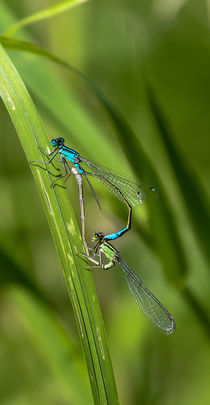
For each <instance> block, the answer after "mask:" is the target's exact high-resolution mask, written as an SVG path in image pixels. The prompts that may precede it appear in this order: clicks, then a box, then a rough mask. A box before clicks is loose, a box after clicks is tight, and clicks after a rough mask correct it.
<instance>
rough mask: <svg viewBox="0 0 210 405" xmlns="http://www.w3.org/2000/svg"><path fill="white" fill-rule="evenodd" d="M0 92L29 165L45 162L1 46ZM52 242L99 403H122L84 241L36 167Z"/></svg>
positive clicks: (61, 198) (37, 123) (37, 125)
mask: <svg viewBox="0 0 210 405" xmlns="http://www.w3.org/2000/svg"><path fill="white" fill-rule="evenodd" d="M0 61H1V62H0V93H1V97H2V99H3V102H4V103H5V106H6V108H7V110H8V113H9V115H10V117H11V119H12V121H13V124H14V126H15V128H16V131H17V133H18V135H19V138H20V141H21V143H22V146H23V148H24V151H25V154H26V156H27V159H28V160H29V161H34V160H42V159H43V156H42V154H41V152H40V151H39V149H38V146H39V145H40V146H42V147H44V148H45V149H47V147H48V139H47V136H46V133H45V131H44V128H43V126H42V123H41V120H40V118H39V115H38V114H37V111H36V109H35V107H34V105H33V102H32V100H31V98H30V96H29V94H28V92H27V90H26V88H25V85H24V83H23V82H22V80H21V78H20V76H19V74H18V72H17V71H16V69H15V67H14V65H13V64H12V62H11V61H10V59H9V57H8V56H7V54H6V53H5V51H4V50H3V48H2V47H0ZM31 169H32V172H33V175H34V179H35V181H36V184H37V187H38V190H39V193H40V195H41V199H42V202H43V205H44V208H45V212H46V216H47V219H48V222H49V225H50V228H51V232H52V235H53V239H54V242H55V245H56V248H57V251H58V255H59V258H60V262H61V265H62V268H63V272H64V276H65V281H66V285H67V288H68V291H69V295H70V298H71V301H72V305H73V308H74V313H75V317H76V320H77V325H78V329H79V333H80V336H81V340H82V344H83V349H84V352H85V356H86V361H87V366H88V371H89V374H90V381H91V386H92V392H93V397H94V401H95V403H97V404H98V403H103V404H105V403H113V404H115V403H117V402H118V401H117V393H116V387H115V382H114V377H113V371H112V366H111V361H110V356H109V351H108V346H107V341H106V337H105V331H104V325H103V321H102V317H101V313H100V309H99V306H98V302H97V297H96V293H95V288H94V284H93V280H92V275H91V273H90V272H89V271H84V269H82V268H81V259H80V258H79V257H78V255H77V252H79V251H80V250H81V237H80V235H79V231H78V226H77V223H76V221H75V217H74V213H73V210H72V208H71V205H70V203H69V200H68V198H67V193H66V190H65V189H64V188H63V187H54V188H51V187H50V184H51V178H50V174H52V175H53V174H55V169H54V168H53V167H51V168H50V173H49V172H48V171H47V170H46V169H45V168H44V167H41V166H38V165H31Z"/></svg>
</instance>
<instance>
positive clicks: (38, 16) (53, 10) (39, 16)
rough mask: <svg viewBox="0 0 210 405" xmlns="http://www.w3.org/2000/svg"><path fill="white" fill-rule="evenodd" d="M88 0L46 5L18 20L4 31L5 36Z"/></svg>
mask: <svg viewBox="0 0 210 405" xmlns="http://www.w3.org/2000/svg"><path fill="white" fill-rule="evenodd" d="M85 1H88V0H66V1H62V2H61V3H58V4H55V5H54V6H51V7H48V8H46V9H44V10H42V11H39V12H38V13H35V14H32V15H30V16H28V17H26V18H24V19H22V20H19V21H18V22H17V23H16V24H14V25H12V26H11V27H10V28H9V29H8V30H7V31H6V32H5V35H6V36H8V37H9V36H12V35H14V34H15V33H16V32H17V31H19V30H20V29H21V28H23V27H25V26H27V25H30V24H33V23H36V22H38V21H41V20H46V19H47V18H52V17H54V16H56V15H57V14H61V13H64V12H65V11H67V10H69V9H70V8H72V7H75V6H78V5H80V4H81V3H84V2H85Z"/></svg>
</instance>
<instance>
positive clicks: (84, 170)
mask: <svg viewBox="0 0 210 405" xmlns="http://www.w3.org/2000/svg"><path fill="white" fill-rule="evenodd" d="M64 142H65V140H64V138H56V139H52V140H51V145H52V146H53V147H54V150H53V151H52V152H51V153H49V154H48V153H47V152H46V151H45V150H44V149H42V148H40V149H41V151H42V152H43V153H44V154H45V155H47V156H48V157H50V159H49V160H48V161H47V162H42V161H37V160H36V161H34V162H35V163H44V164H49V163H51V162H52V161H53V159H54V158H55V157H56V155H58V154H59V155H60V159H61V162H62V164H63V166H64V171H65V173H64V175H62V176H61V177H60V178H59V179H57V180H55V181H54V182H53V183H52V186H53V185H55V184H56V183H57V181H59V180H60V179H62V178H65V179H66V180H67V179H68V178H69V176H70V175H71V173H73V174H74V175H75V177H76V179H77V183H78V186H79V195H80V209H82V212H83V214H84V200H83V182H82V176H84V177H85V179H86V180H87V182H88V185H89V186H90V188H91V191H92V192H93V194H94V197H95V199H96V201H97V203H98V205H99V207H100V204H99V201H98V199H97V197H96V194H95V192H94V190H93V187H92V185H91V183H90V181H89V180H88V177H89V176H91V177H93V178H96V179H97V180H99V181H101V182H102V183H103V184H104V185H105V186H106V187H107V188H108V190H109V191H111V192H112V193H113V194H114V195H115V196H116V197H118V198H119V199H121V200H123V201H124V203H125V204H126V206H127V208H128V221H127V226H126V227H125V228H124V229H122V230H120V231H119V232H116V233H112V234H110V235H109V239H110V240H115V239H117V238H119V237H120V236H122V235H123V234H124V233H125V232H127V231H128V230H129V229H130V228H131V214H132V206H137V205H141V204H142V202H143V201H144V199H145V196H146V195H147V194H151V195H154V194H155V189H154V187H149V186H146V185H145V184H143V183H141V182H140V181H138V180H135V179H132V178H130V177H128V176H124V175H121V174H118V173H114V172H112V171H110V170H109V169H107V168H105V167H103V166H100V165H98V164H96V163H93V162H91V161H90V160H88V159H85V158H84V157H82V156H81V155H80V154H79V153H78V152H77V151H75V150H74V149H71V148H69V147H68V146H65V144H64ZM69 162H70V163H71V164H73V168H72V167H70V165H69ZM72 169H73V170H72ZM82 217H83V218H82ZM84 221H85V219H84V215H82V214H81V222H82V239H83V242H84V245H85V246H87V244H86V241H85V233H84V232H85V224H84ZM107 237H108V236H107Z"/></svg>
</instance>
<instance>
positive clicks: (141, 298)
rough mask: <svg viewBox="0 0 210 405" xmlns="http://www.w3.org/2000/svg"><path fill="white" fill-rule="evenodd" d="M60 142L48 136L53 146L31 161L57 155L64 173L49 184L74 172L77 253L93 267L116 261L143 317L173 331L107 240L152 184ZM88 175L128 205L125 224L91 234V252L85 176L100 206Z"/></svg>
mask: <svg viewBox="0 0 210 405" xmlns="http://www.w3.org/2000/svg"><path fill="white" fill-rule="evenodd" d="M64 142H65V141H64V138H62V137H59V138H56V139H52V140H51V146H53V148H54V150H53V151H52V152H51V153H49V154H48V153H47V152H46V151H45V150H44V149H42V148H40V149H41V151H42V152H43V153H44V154H45V155H46V156H48V157H49V160H48V161H34V162H33V163H36V164H40V163H41V164H50V163H52V161H53V159H54V158H55V157H56V156H57V155H59V156H60V161H61V163H62V164H63V167H64V174H63V175H62V176H60V177H59V178H58V179H57V180H55V181H53V182H52V184H51V186H54V185H55V184H57V182H58V181H59V180H60V179H62V178H63V179H65V180H67V179H68V178H69V176H70V175H71V174H73V175H74V176H75V179H76V182H77V184H78V189H79V201H80V218H81V230H82V241H83V245H84V248H85V251H86V254H85V255H81V256H85V258H86V259H87V260H88V261H89V262H90V263H93V264H94V265H95V266H94V267H101V268H103V269H105V270H107V269H109V268H111V267H113V266H114V265H115V264H116V263H117V264H119V266H120V268H121V269H122V270H123V272H124V275H125V278H126V281H127V283H128V287H129V289H130V291H131V294H132V295H133V297H134V299H135V300H136V302H137V304H138V305H139V307H140V309H141V310H142V311H143V313H144V314H145V315H146V317H147V318H148V319H149V320H150V321H151V322H152V323H153V324H154V325H155V326H156V327H158V328H159V329H160V330H161V331H162V332H163V333H165V334H171V333H173V332H174V330H175V323H174V320H173V318H172V316H171V315H170V313H169V312H168V311H167V310H166V308H165V307H164V306H163V305H162V304H161V303H160V302H159V301H158V299H157V298H156V297H155V296H154V295H153V294H152V293H151V292H150V291H149V290H148V289H147V288H146V287H145V286H144V284H143V283H142V282H141V281H140V280H139V279H138V277H137V276H136V275H135V273H133V271H132V270H131V269H130V268H129V266H128V265H127V264H126V263H125V262H124V260H123V259H122V258H121V256H120V254H119V252H118V251H117V249H115V248H114V246H113V245H111V243H110V241H113V240H115V239H117V238H119V237H121V236H122V235H124V234H125V233H126V232H127V231H128V230H129V229H130V228H131V216H132V207H133V206H138V205H141V204H142V202H143V201H144V199H145V198H146V197H147V196H148V195H154V194H155V193H156V191H155V188H154V187H149V186H146V185H145V184H143V183H141V182H140V181H138V180H135V179H132V178H130V177H128V176H124V175H121V174H118V173H114V172H112V171H111V170H109V169H107V168H105V167H103V166H100V165H99V164H97V163H94V162H91V161H90V160H88V159H86V158H84V157H82V156H81V155H80V154H79V153H78V152H77V151H75V150H74V149H72V148H69V147H67V146H66V145H65V144H64ZM91 177H92V178H95V179H97V180H99V181H100V182H102V184H104V186H106V187H107V189H108V190H109V191H111V192H112V193H113V194H114V195H115V196H116V197H118V198H119V199H121V200H122V201H123V202H124V203H125V204H126V206H127V208H128V220H127V225H126V227H125V228H123V229H122V230H120V231H118V232H115V233H111V234H109V235H106V236H105V235H104V234H103V233H101V232H99V233H97V234H95V237H94V240H96V241H97V243H96V245H95V247H94V251H93V253H90V249H89V248H88V245H87V242H86V236H85V205H84V193H83V178H85V179H86V181H87V183H88V185H89V187H90V188H91V191H92V193H93V195H94V197H95V199H96V201H97V203H98V205H99V207H100V203H99V201H98V198H97V196H96V194H95V191H94V189H93V187H92V184H91V183H90V180H89V179H90V178H91ZM103 257H104V258H106V259H108V263H107V264H104V263H103ZM90 267H93V266H90Z"/></svg>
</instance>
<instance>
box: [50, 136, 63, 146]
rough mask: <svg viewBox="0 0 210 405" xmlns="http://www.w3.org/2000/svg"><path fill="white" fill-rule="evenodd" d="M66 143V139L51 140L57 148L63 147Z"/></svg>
mask: <svg viewBox="0 0 210 405" xmlns="http://www.w3.org/2000/svg"><path fill="white" fill-rule="evenodd" d="M64 142H65V139H64V138H55V139H52V140H51V142H50V143H51V145H52V146H54V147H56V146H62V145H63V144H64Z"/></svg>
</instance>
